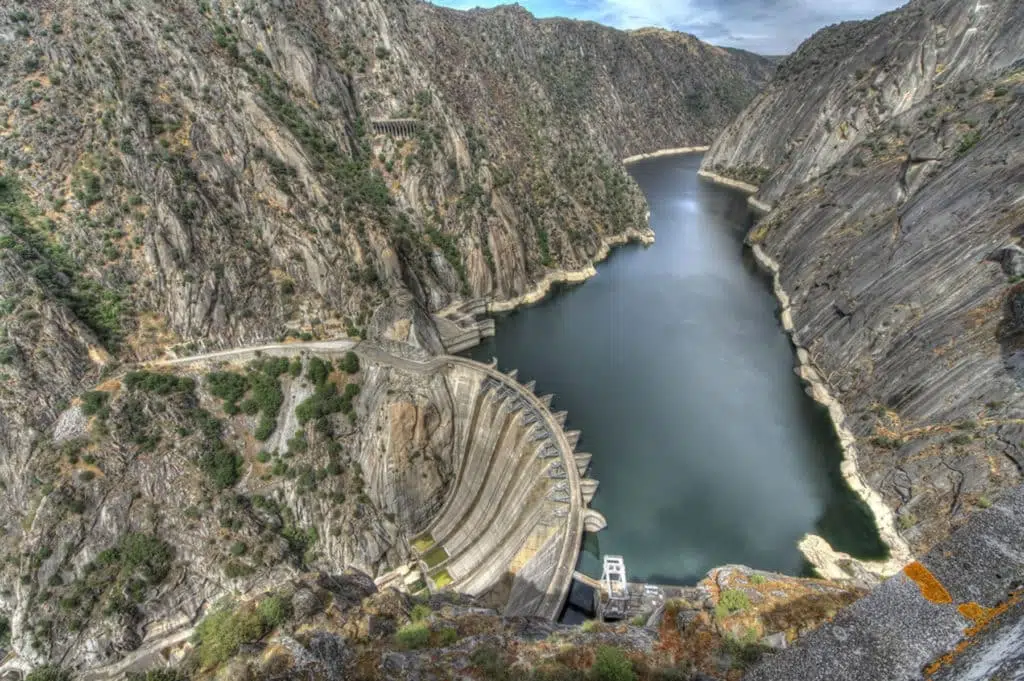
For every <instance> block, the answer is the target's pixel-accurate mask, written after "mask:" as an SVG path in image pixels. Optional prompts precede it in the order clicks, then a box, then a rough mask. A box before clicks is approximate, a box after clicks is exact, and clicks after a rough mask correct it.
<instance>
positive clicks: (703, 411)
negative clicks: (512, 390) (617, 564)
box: [467, 155, 885, 584]
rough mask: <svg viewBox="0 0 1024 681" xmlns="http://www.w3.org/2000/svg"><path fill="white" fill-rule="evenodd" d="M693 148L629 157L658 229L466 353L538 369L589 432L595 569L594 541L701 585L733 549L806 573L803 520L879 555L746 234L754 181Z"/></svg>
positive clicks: (754, 562)
mask: <svg viewBox="0 0 1024 681" xmlns="http://www.w3.org/2000/svg"><path fill="white" fill-rule="evenodd" d="M699 164H700V156H698V155H690V156H681V157H672V158H659V159H652V160H649V161H645V162H642V163H639V164H637V165H635V166H632V167H631V168H630V172H631V174H632V175H633V176H634V178H635V179H636V181H637V182H638V183H639V185H640V187H641V188H642V189H643V191H644V193H645V194H646V195H647V200H648V203H649V205H650V210H651V227H652V228H653V229H654V231H655V233H656V238H657V240H656V243H655V244H654V245H652V246H650V247H647V248H645V247H643V246H638V245H632V246H626V247H623V248H619V249H617V250H616V251H614V252H613V253H612V255H611V256H610V257H609V259H608V260H607V261H606V262H605V263H603V264H601V265H599V266H598V276H596V277H594V278H593V279H591V280H590V281H588V282H586V283H585V284H582V285H579V286H575V287H572V288H564V289H562V290H560V291H558V292H557V293H556V294H555V295H553V296H551V297H549V298H548V299H547V300H545V301H543V302H542V303H540V304H537V305H535V306H533V307H530V308H526V309H522V310H519V311H516V312H513V313H510V314H508V315H504V316H502V317H500V318H499V319H498V320H497V335H496V336H495V337H494V338H493V339H490V340H488V341H487V342H485V343H484V344H483V345H481V346H479V347H477V348H474V349H473V350H471V351H470V352H469V353H467V354H468V355H469V356H472V357H473V358H475V359H478V360H481V361H489V360H490V359H491V357H497V359H498V364H499V367H500V368H501V369H503V370H506V371H507V370H510V369H513V368H516V369H519V380H521V381H524V382H525V381H529V380H531V379H533V380H536V381H537V392H538V394H546V393H554V394H555V402H554V407H555V408H556V409H558V410H566V411H568V412H569V419H568V424H567V425H568V427H569V428H571V429H575V430H580V431H582V433H583V435H582V439H581V441H580V445H579V448H578V449H579V451H586V452H591V453H592V454H593V455H594V458H593V463H592V465H591V469H590V472H589V477H592V478H596V479H597V480H599V481H600V483H601V484H600V488H599V489H598V492H597V496H596V497H595V499H594V503H593V506H594V507H595V508H597V509H598V510H600V511H601V513H603V514H604V516H605V517H606V518H607V519H608V527H607V528H606V529H605V530H603V531H602V532H600V533H598V534H597V535H595V536H587V537H586V539H585V541H584V547H583V548H584V550H583V552H582V553H581V558H580V569H581V570H583V571H584V572H586V573H587V574H590V575H593V576H595V577H599V576H600V572H601V556H602V555H604V554H620V555H622V556H623V557H624V558H625V561H626V568H627V571H628V574H629V578H630V581H650V582H655V583H660V584H687V583H693V582H694V581H696V580H697V579H699V578H700V577H702V576H703V575H704V574H705V572H706V571H707V570H708V569H710V568H712V567H715V566H718V565H724V564H727V563H743V564H746V565H750V566H753V567H757V568H762V569H767V570H776V571H780V572H784V573H788V574H800V573H802V572H803V571H804V570H805V564H804V561H803V559H802V556H801V554H800V552H799V551H798V549H797V542H798V541H799V539H800V538H801V537H802V536H803V535H804V534H805V533H807V532H815V533H817V534H821V535H823V536H824V537H825V538H826V539H827V540H829V542H831V543H832V545H833V546H834V547H835V548H836V549H839V550H841V551H846V552H848V553H851V554H853V555H855V556H859V557H879V556H881V555H883V554H884V551H885V548H884V545H883V544H881V542H880V541H879V539H878V535H877V531H876V529H875V526H874V522H873V520H872V519H871V517H870V514H869V513H868V512H867V511H866V509H865V508H864V506H863V505H862V504H861V503H860V501H859V500H858V499H857V498H856V497H855V496H854V495H853V493H852V492H851V491H850V490H849V488H848V487H847V486H846V484H845V482H844V481H843V479H842V477H841V476H840V474H839V462H840V458H841V453H840V450H839V446H838V443H837V441H836V438H835V434H834V432H833V429H832V427H831V424H830V423H829V421H828V418H827V415H826V414H825V413H824V411H823V410H822V409H821V408H820V407H819V406H818V405H816V404H815V403H814V402H813V401H812V400H811V399H810V398H809V397H808V396H807V395H806V394H805V393H804V391H803V388H802V386H801V384H800V381H799V379H798V378H797V377H796V375H795V374H794V373H793V367H794V361H795V358H794V353H793V348H792V346H791V344H790V342H789V340H788V339H787V337H786V336H785V334H784V333H783V331H782V329H781V327H780V326H779V323H778V321H777V318H776V314H777V305H776V301H775V299H774V297H773V296H772V293H771V290H770V284H769V280H768V278H767V276H766V275H764V274H763V273H762V272H760V271H758V269H757V267H756V265H755V263H754V262H753V259H752V257H751V255H750V253H749V251H747V250H745V248H744V245H743V237H744V235H745V234H746V232H747V230H748V229H749V227H750V224H751V223H750V220H751V218H750V216H749V213H748V210H747V206H746V197H745V196H743V195H742V194H739V193H737V192H734V191H732V190H729V189H726V188H722V187H718V186H715V185H712V184H709V183H707V182H704V181H702V180H700V179H699V178H698V177H697V175H696V171H697V168H698V166H699Z"/></svg>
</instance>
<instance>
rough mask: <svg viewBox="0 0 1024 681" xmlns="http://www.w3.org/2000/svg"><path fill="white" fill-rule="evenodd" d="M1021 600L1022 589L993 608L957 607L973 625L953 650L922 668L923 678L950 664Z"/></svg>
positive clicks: (975, 605) (1023, 595)
mask: <svg viewBox="0 0 1024 681" xmlns="http://www.w3.org/2000/svg"><path fill="white" fill-rule="evenodd" d="M1022 598H1024V589H1018V590H1017V591H1015V592H1013V593H1012V594H1010V597H1009V598H1007V599H1006V600H1005V601H1003V602H1002V603H1000V604H999V605H997V606H996V607H994V608H986V607H983V606H981V605H978V604H977V603H964V604H963V605H961V606H959V607H958V608H957V611H959V613H960V614H961V615H963V616H964V617H966V618H967V619H969V620H971V621H973V622H974V624H972V625H971V626H969V627H967V629H965V630H964V637H963V638H962V639H961V640H960V642H959V643H957V644H956V647H955V648H953V650H951V651H949V652H948V653H946V654H945V655H943V656H942V657H940V658H938V659H937V660H935V661H934V662H932V663H931V664H929V665H928V666H927V667H925V668H924V674H925V676H926V677H927V678H929V679H930V678H931V677H932V675H934V674H935V672H937V671H939V670H940V669H942V668H943V667H945V666H946V665H949V664H952V663H953V662H954V661H955V660H956V658H957V657H959V656H960V655H961V654H962V653H963V652H964V651H965V650H967V649H968V648H969V647H970V646H971V644H972V643H973V642H974V638H975V637H976V636H977V635H978V634H979V633H981V632H982V631H984V630H985V628H986V627H987V626H988V625H989V624H991V623H992V621H993V620H994V619H996V618H997V617H999V616H1000V615H1002V614H1003V613H1004V612H1006V611H1007V610H1009V609H1010V608H1012V607H1013V606H1014V605H1016V604H1017V603H1019V602H1020V601H1021V599H1022Z"/></svg>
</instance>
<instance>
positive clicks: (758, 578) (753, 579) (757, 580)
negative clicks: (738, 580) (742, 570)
mask: <svg viewBox="0 0 1024 681" xmlns="http://www.w3.org/2000/svg"><path fill="white" fill-rule="evenodd" d="M767 581H768V578H767V577H765V576H764V575H750V583H751V584H764V583H765V582H767Z"/></svg>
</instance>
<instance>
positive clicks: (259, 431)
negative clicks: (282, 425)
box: [253, 415, 277, 442]
mask: <svg viewBox="0 0 1024 681" xmlns="http://www.w3.org/2000/svg"><path fill="white" fill-rule="evenodd" d="M276 429H277V421H275V420H274V419H271V418H267V416H266V415H263V416H261V417H260V422H259V423H258V424H257V425H256V430H255V432H253V437H255V438H256V439H257V440H259V441H260V442H266V441H267V440H268V439H270V436H271V435H273V434H274V431H275V430H276Z"/></svg>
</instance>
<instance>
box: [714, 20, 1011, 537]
mask: <svg viewBox="0 0 1024 681" xmlns="http://www.w3.org/2000/svg"><path fill="white" fill-rule="evenodd" d="M1022 53H1024V6H1022V5H1021V4H1020V3H1017V2H992V3H987V4H977V3H966V2H912V3H910V4H909V5H908V6H907V7H906V8H905V9H902V10H898V11H896V12H894V13H891V14H888V15H885V16H883V17H880V18H878V19H876V20H873V21H871V22H863V23H856V24H843V25H841V26H838V27H833V28H830V29H826V30H825V31H822V32H821V33H819V34H818V35H816V36H815V37H813V38H812V39H810V40H808V41H807V42H806V43H805V44H804V45H803V46H802V47H801V48H800V50H799V51H798V52H797V53H796V54H795V55H794V56H793V57H791V58H789V59H788V60H787V61H786V62H784V63H783V64H782V65H781V66H780V68H779V73H778V77H777V78H776V80H775V81H774V82H773V83H772V84H771V86H770V87H769V88H768V89H767V91H766V92H765V93H764V94H763V95H762V96H760V97H759V98H757V100H756V101H755V102H754V103H752V104H751V106H750V107H749V108H748V110H747V111H746V112H745V113H744V114H743V115H742V116H741V117H740V118H739V119H738V120H737V121H736V122H735V123H734V124H733V125H732V126H730V128H729V129H727V131H726V132H725V133H723V135H722V136H721V137H720V138H719V139H718V141H717V142H716V143H715V145H714V147H713V148H712V150H711V152H709V154H708V156H707V157H706V159H705V161H704V168H705V169H708V170H716V171H717V172H719V173H725V174H730V172H732V171H731V170H730V169H740V174H742V173H744V172H746V173H748V174H749V173H753V174H759V175H760V177H758V178H754V179H756V180H757V181H758V182H760V183H761V191H760V192H759V193H758V195H757V197H756V198H757V199H758V200H760V201H762V202H766V203H768V204H771V205H774V210H773V212H772V213H771V214H770V215H769V216H768V217H766V218H764V219H763V220H762V221H761V222H760V223H758V224H757V225H756V226H755V227H754V229H753V230H752V231H751V234H750V236H749V239H750V241H752V242H754V243H756V244H758V245H759V246H760V247H761V248H762V249H763V250H764V252H765V253H766V254H768V255H769V256H770V257H771V258H772V259H774V260H775V261H776V262H777V263H778V264H779V266H780V270H781V275H780V276H781V284H782V288H783V289H784V290H785V291H786V292H787V293H788V295H789V298H790V304H791V311H792V315H793V324H794V327H795V331H794V341H795V342H796V343H797V345H798V346H800V347H802V348H804V349H805V350H806V352H807V356H808V358H809V361H810V362H811V364H812V365H813V366H814V367H815V368H816V369H817V372H818V373H819V374H820V375H821V376H823V377H825V380H826V381H827V384H828V386H829V388H830V391H831V393H832V395H833V396H834V397H836V398H837V399H838V400H839V401H840V403H841V404H842V405H843V407H844V408H845V411H846V414H847V424H846V425H847V426H848V427H849V428H850V429H851V430H852V431H853V433H854V434H855V435H856V437H857V449H858V451H859V452H861V454H860V456H859V457H858V462H859V464H860V469H861V472H862V474H863V475H864V477H865V479H866V481H867V483H868V484H869V485H871V486H872V487H874V488H875V489H876V490H878V491H880V492H881V493H882V495H883V497H884V498H885V500H886V502H887V503H888V504H889V505H890V506H891V507H892V508H893V509H894V510H895V511H896V512H897V523H898V525H899V527H900V529H901V531H902V534H903V535H904V537H905V538H906V539H907V541H908V542H909V543H910V545H911V547H912V548H913V549H914V550H915V552H922V551H924V550H926V549H927V548H928V547H929V546H931V545H932V544H933V543H934V542H935V541H937V540H938V539H940V538H942V537H943V536H945V535H946V534H948V532H949V530H950V528H951V527H952V526H953V525H955V524H956V523H958V522H960V521H961V520H962V519H963V518H964V516H965V515H966V514H967V513H968V512H970V511H971V510H972V509H973V508H976V507H979V506H981V507H984V506H987V505H988V504H989V503H991V501H992V500H994V499H995V498H996V497H997V496H998V495H999V493H1000V491H1001V490H1003V489H1005V488H1007V487H1008V486H1010V485H1013V484H1015V483H1016V482H1017V481H1019V480H1020V477H1021V470H1022V469H1021V465H1020V462H1021V459H1020V454H1019V445H1018V444H1017V443H1016V442H1015V441H1014V440H1015V437H1016V436H1015V431H1014V429H1015V428H1016V427H1017V425H1018V424H1019V420H1020V419H1021V418H1022V417H1024V412H1022V411H1021V409H1022V404H1024V402H1022V399H1021V398H1022V390H1024V373H1022V372H1021V366H1022V362H1021V359H1020V358H1021V352H1022V349H1024V343H1022V341H1021V338H1022V336H1021V333H1020V326H1019V321H1020V318H1021V317H1020V314H1021V312H1020V302H1019V285H1017V284H1015V282H1016V277H1017V274H1016V273H1017V272H1018V270H1019V262H1018V261H1019V246H1020V244H1019V243H1018V242H1019V239H1020V238H1021V234H1022V233H1021V227H1022V225H1024V212H1022V206H1021V203H1020V196H1021V195H1022V192H1024V171H1022V169H1024V127H1022V125H1024V106H1022V94H1024V88H1022V83H1024V64H1022V63H1021V62H1020V61H1019V57H1020V55H1021V54H1022ZM780 131H781V132H782V134H780ZM744 169H745V170H744ZM751 169H754V170H751ZM755 170H756V171H757V172H756V173H755V172H754V171H755ZM1008 429H1009V430H1008Z"/></svg>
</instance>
